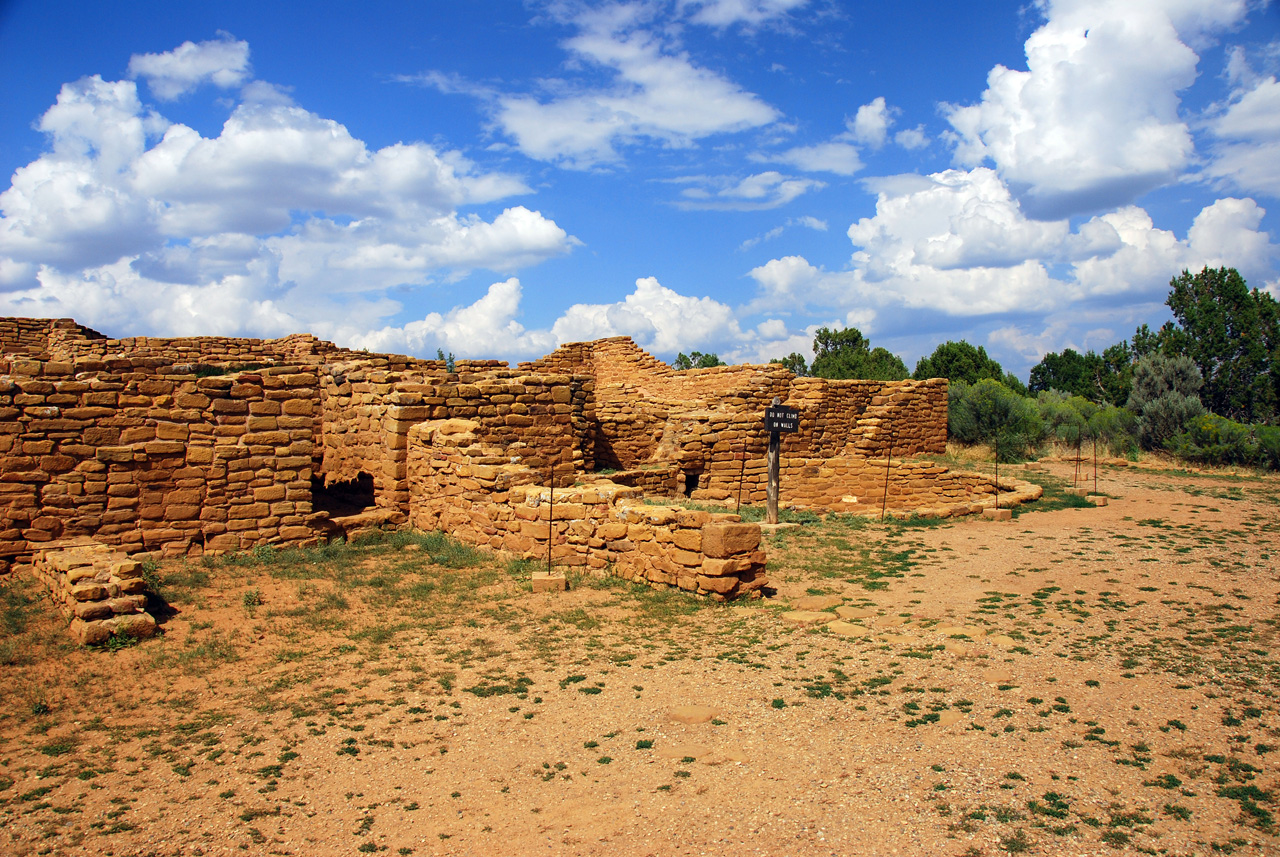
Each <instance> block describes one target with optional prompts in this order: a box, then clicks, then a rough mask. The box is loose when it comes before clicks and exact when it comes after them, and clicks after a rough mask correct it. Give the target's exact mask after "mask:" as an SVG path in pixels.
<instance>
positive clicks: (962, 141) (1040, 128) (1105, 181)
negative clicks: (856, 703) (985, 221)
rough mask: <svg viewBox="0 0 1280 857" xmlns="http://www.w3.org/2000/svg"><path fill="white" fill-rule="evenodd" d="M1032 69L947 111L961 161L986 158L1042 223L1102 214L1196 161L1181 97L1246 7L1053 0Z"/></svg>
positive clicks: (1213, 0) (1239, 0) (1234, 0)
mask: <svg viewBox="0 0 1280 857" xmlns="http://www.w3.org/2000/svg"><path fill="white" fill-rule="evenodd" d="M1045 8H1046V9H1047V17H1048V20H1047V21H1046V22H1045V24H1044V25H1043V26H1041V27H1040V28H1039V29H1038V30H1036V31H1035V32H1034V33H1032V35H1031V36H1030V37H1029V38H1028V39H1027V42H1026V56H1027V70H1026V71H1018V70H1014V69H1009V68H1005V67H1004V66H996V67H995V68H993V69H992V70H991V72H990V74H989V75H988V78H987V89H986V91H985V92H984V93H983V95H982V99H981V101H980V102H979V103H977V104H972V105H968V106H956V105H951V106H949V107H948V109H947V110H946V115H947V118H948V120H949V122H950V123H951V125H952V127H953V129H954V142H955V144H956V152H955V155H956V160H957V161H958V162H959V163H960V164H962V165H965V166H975V165H978V164H981V163H983V162H985V161H990V162H992V163H993V164H994V165H995V168H996V170H997V172H998V173H999V174H1000V176H1001V178H1003V179H1004V180H1005V181H1006V182H1008V183H1009V184H1010V186H1011V187H1013V188H1014V189H1015V190H1016V191H1017V192H1018V194H1019V196H1020V197H1021V199H1022V201H1023V203H1024V208H1025V210H1027V211H1028V213H1030V214H1032V215H1033V216H1035V217H1040V218H1045V219H1055V218H1060V217H1065V216H1068V215H1070V214H1076V213H1086V212H1090V211H1100V210H1106V209H1108V208H1113V207H1115V206H1118V205H1123V204H1126V203H1128V202H1130V201H1132V200H1133V199H1135V198H1136V197H1137V196H1139V195H1140V194H1142V193H1144V192H1146V191H1148V190H1151V189H1152V188H1155V187H1158V186H1160V185H1163V184H1165V183H1168V182H1169V181H1171V180H1173V179H1174V178H1175V177H1176V176H1177V175H1179V174H1180V172H1181V171H1182V170H1183V169H1184V168H1186V167H1187V165H1188V164H1189V162H1190V160H1191V157H1192V154H1193V142H1192V136H1191V132H1190V130H1189V129H1188V127H1187V124H1186V122H1185V121H1184V120H1183V118H1182V117H1181V116H1180V115H1179V103H1180V102H1179V95H1178V93H1179V92H1181V91H1182V90H1184V89H1186V88H1187V87H1189V86H1190V85H1191V84H1192V83H1193V82H1194V81H1195V78H1196V64H1197V61H1198V57H1197V55H1196V52H1195V51H1194V50H1193V49H1192V47H1190V46H1189V45H1188V42H1190V43H1192V44H1198V43H1199V41H1200V40H1202V39H1203V38H1205V37H1206V36H1207V35H1208V34H1210V33H1212V32H1214V31H1216V30H1219V29H1222V28H1224V27H1228V26H1231V25H1232V24H1234V23H1236V22H1238V21H1240V20H1241V19H1242V18H1243V16H1244V14H1245V12H1246V4H1245V2H1243V0H1178V2H1164V0H1132V2H1126V3H1123V4H1117V3H1111V2H1107V0H1051V2H1048V3H1047V4H1046V7H1045Z"/></svg>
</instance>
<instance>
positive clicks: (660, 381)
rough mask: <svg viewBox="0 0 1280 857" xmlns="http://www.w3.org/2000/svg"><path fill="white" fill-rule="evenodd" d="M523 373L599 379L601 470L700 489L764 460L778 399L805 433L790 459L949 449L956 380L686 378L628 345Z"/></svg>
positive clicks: (728, 372)
mask: <svg viewBox="0 0 1280 857" xmlns="http://www.w3.org/2000/svg"><path fill="white" fill-rule="evenodd" d="M521 368H522V369H527V370H529V371H552V370H554V371H558V372H577V373H586V374H588V375H590V376H591V377H592V378H593V379H594V381H595V416H596V418H595V422H594V424H593V425H591V426H590V430H591V431H593V432H594V433H595V438H594V441H595V448H596V457H597V460H598V465H599V466H600V467H602V468H604V467H608V468H619V469H627V470H630V469H634V468H637V467H639V466H641V465H644V464H646V463H654V462H666V461H676V462H678V464H679V467H680V469H681V470H682V472H683V473H685V474H686V475H688V476H690V477H694V478H691V479H690V480H689V482H690V484H695V483H696V484H697V486H698V488H699V489H708V488H714V487H715V482H716V479H717V477H716V476H714V475H710V474H713V473H714V472H717V471H722V470H724V467H723V462H725V461H726V460H728V459H729V458H733V457H738V458H739V459H740V457H741V456H742V455H743V454H744V453H745V454H746V455H747V457H748V458H749V459H750V458H762V457H763V455H764V448H765V444H766V443H767V436H766V435H765V434H764V432H763V430H762V420H763V416H764V410H765V408H766V407H768V406H769V405H770V404H771V403H772V401H773V399H774V398H775V397H776V398H778V399H780V400H781V401H782V403H783V405H785V406H787V407H792V408H795V409H797V410H798V411H799V412H800V431H799V432H797V433H795V434H791V435H786V436H785V437H784V440H783V443H784V447H783V450H784V454H786V455H789V456H791V457H796V456H800V457H806V458H809V457H828V456H839V455H853V456H863V457H882V456H885V455H888V454H889V453H890V451H892V454H893V455H895V456H909V455H920V454H925V453H941V452H944V451H945V450H946V441H947V382H946V381H945V380H942V379H934V380H928V381H897V382H895V381H862V380H853V381H832V380H827V379H824V378H796V377H795V376H794V375H792V373H791V372H790V371H788V370H787V369H785V368H783V367H782V366H780V365H776V364H771V365H766V366H717V367H712V368H709V369H692V370H688V371H684V372H677V371H675V370H674V369H672V368H671V367H670V366H667V365H666V364H665V363H662V362H661V361H659V360H657V359H655V358H653V357H652V356H651V355H649V354H646V353H645V352H644V351H642V350H640V349H639V348H637V347H636V345H635V343H633V342H632V341H631V340H630V339H629V338H628V337H614V338H612V339H602V340H597V341H595V342H575V343H569V344H566V345H563V346H561V347H560V348H558V349H557V350H556V351H555V352H553V353H552V354H549V355H547V356H546V357H544V358H542V359H541V360H537V361H533V362H531V363H522V364H521ZM700 474H709V475H708V476H707V477H706V478H705V479H704V478H703V477H702V476H700ZM707 480H710V481H707ZM721 481H723V480H721ZM735 484H736V482H735Z"/></svg>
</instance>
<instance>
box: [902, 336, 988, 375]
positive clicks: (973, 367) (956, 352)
mask: <svg viewBox="0 0 1280 857" xmlns="http://www.w3.org/2000/svg"><path fill="white" fill-rule="evenodd" d="M1003 376H1004V369H1003V368H1002V367H1001V366H1000V364H999V363H997V362H996V361H994V360H992V359H991V358H990V357H988V356H987V350H986V349H985V348H983V347H982V346H981V345H979V346H978V347H977V348H975V347H973V346H972V345H970V344H969V343H968V342H966V341H965V340H963V339H962V340H960V341H959V342H951V341H947V342H944V343H942V344H941V345H939V346H938V347H937V348H935V349H934V350H933V353H932V354H930V355H929V356H928V357H921V358H920V360H919V361H918V362H917V363H916V371H915V372H914V373H912V376H911V377H913V378H915V379H916V380H917V381H923V380H924V379H926V378H946V379H947V380H948V381H964V382H965V383H966V384H976V383H977V382H979V381H981V380H982V379H983V378H994V379H995V380H997V381H999V380H1001V379H1002V378H1003Z"/></svg>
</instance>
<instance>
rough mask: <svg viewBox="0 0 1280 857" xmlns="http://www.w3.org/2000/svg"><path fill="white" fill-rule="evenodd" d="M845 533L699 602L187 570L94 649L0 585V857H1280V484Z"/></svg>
mask: <svg viewBox="0 0 1280 857" xmlns="http://www.w3.org/2000/svg"><path fill="white" fill-rule="evenodd" d="M1070 475H1071V470H1070V465H1067V464H1053V465H1050V466H1049V472H1048V474H1047V475H1044V476H1036V475H1034V474H1028V476H1029V478H1036V479H1039V480H1043V481H1044V482H1045V484H1046V486H1047V487H1046V494H1045V498H1044V499H1043V500H1041V501H1038V502H1037V503H1034V504H1030V505H1028V506H1026V507H1024V509H1022V510H1021V511H1020V513H1019V514H1018V516H1017V517H1016V518H1015V519H1014V520H1012V521H1008V522H993V521H988V520H983V519H981V518H968V519H960V520H947V521H899V522H887V523H880V522H875V521H864V520H861V519H855V518H850V517H845V516H831V517H829V518H827V519H825V520H821V521H813V520H810V521H808V522H807V523H804V524H802V525H801V526H799V527H797V528H794V529H783V530H780V531H779V532H778V533H777V534H776V535H773V536H770V537H769V545H768V551H769V557H770V560H769V567H770V576H771V578H772V579H773V580H774V583H775V585H776V589H777V591H776V594H774V595H773V596H772V597H769V598H765V599H763V600H757V601H750V602H746V603H740V604H732V605H714V604H709V603H703V602H700V601H698V600H696V599H693V598H691V597H689V596H687V595H684V594H681V593H670V592H667V593H662V592H655V591H652V590H648V589H642V588H638V587H633V586H631V585H629V584H623V583H619V582H616V581H610V580H598V579H594V578H589V577H582V578H578V577H573V578H572V581H571V582H572V583H573V584H574V585H573V586H572V588H571V590H570V591H569V592H565V593H551V594H538V595H534V594H533V593H532V592H531V591H530V584H529V578H530V573H531V571H532V570H533V568H532V567H531V565H530V564H529V563H521V562H513V561H509V560H503V559H500V558H499V559H494V558H492V557H488V556H481V555H478V554H475V553H473V552H471V551H469V550H467V549H465V548H459V547H458V546H456V545H452V544H450V543H447V542H445V541H442V540H441V539H439V538H434V537H432V538H425V537H422V536H409V535H398V536H397V537H395V538H391V539H388V540H386V541H384V542H382V543H380V544H375V545H369V546H333V547H331V548H328V549H324V550H319V551H315V552H312V553H310V554H307V555H305V556H304V555H301V554H299V553H298V552H278V553H272V552H268V551H259V552H256V553H254V554H252V555H249V556H244V557H239V558H236V559H234V560H230V561H227V560H223V561H217V562H212V561H211V562H205V563H200V562H192V563H190V564H186V565H184V564H178V563H172V564H166V565H164V566H161V567H160V568H159V569H158V571H157V575H158V579H159V581H160V592H161V594H162V595H163V596H164V598H165V599H166V601H167V602H168V604H169V605H170V611H169V613H168V614H167V615H166V616H165V618H164V620H163V629H164V634H163V635H162V636H161V637H158V638H156V639H154V640H149V641H145V642H142V643H139V644H137V645H134V646H129V647H124V648H120V649H118V650H103V651H91V650H77V649H75V648H74V647H72V646H71V645H70V644H69V643H68V642H67V641H66V636H65V631H64V629H65V622H64V620H62V619H61V617H60V615H59V614H58V613H56V612H55V611H54V610H53V608H52V607H51V605H50V604H49V602H48V600H47V599H44V598H42V597H41V592H40V590H39V588H38V587H37V585H36V584H35V583H34V582H33V581H31V580H29V579H26V578H24V577H23V576H22V575H21V574H18V575H15V576H13V577H12V578H11V579H9V580H8V581H5V582H3V583H0V594H3V602H2V605H0V606H3V609H4V611H5V612H4V616H3V620H4V625H3V631H4V634H5V636H4V638H3V639H2V640H0V663H2V664H3V666H0V818H2V819H3V830H0V853H3V854H13V855H26V854H103V855H143V854H166V855H168V854H172V855H221V854H240V853H251V854H259V853H261V854H295V855H329V854H335V855H336V854H359V853H377V852H387V853H392V854H398V855H408V854H418V855H433V854H481V855H488V854H496V855H505V854H511V855H525V854H590V855H595V854H609V855H619V854H623V855H632V854H635V855H675V854H680V855H684V854H689V855H693V854H713V855H739V854H769V855H783V854H785V855H819V854H823V855H826V854H839V855H844V854H858V855H862V854H867V855H879V854H901V855H915V854H931V855H980V854H983V855H1001V854H1004V853H1031V854H1099V853H1117V854H1120V853H1138V852H1140V853H1147V854H1172V855H1192V854H1213V853H1238V854H1259V853H1265V854H1270V853H1280V840H1278V839H1277V838H1276V836H1275V832H1276V828H1275V814H1276V813H1277V812H1280V807H1278V806H1277V800H1278V799H1280V777H1278V776H1277V769H1276V768H1275V764H1274V763H1275V761H1276V760H1277V759H1280V755H1277V756H1272V755H1271V753H1272V752H1273V751H1275V750H1276V749H1278V748H1280V712H1278V709H1277V691H1278V690H1280V660H1277V655H1276V651H1275V646H1274V641H1275V636H1276V632H1277V615H1278V614H1277V603H1278V601H1280V576H1278V575H1277V569H1276V565H1277V563H1276V559H1277V557H1280V480H1277V479H1276V478H1265V479H1264V478H1257V477H1248V476H1240V477H1236V476H1230V475H1224V474H1218V475H1204V474H1188V473H1183V472H1174V471H1167V470H1153V469H1138V468H1105V469H1104V470H1103V471H1102V472H1101V473H1100V477H1099V485H1098V487H1099V490H1100V491H1102V492H1103V493H1104V494H1105V495H1107V496H1108V499H1109V504H1108V505H1106V506H1105V507H1093V506H1091V505H1090V506H1087V507H1080V506H1076V505H1072V504H1073V503H1074V502H1078V501H1075V500H1074V498H1070V497H1068V496H1066V495H1064V493H1063V492H1062V490H1061V487H1062V485H1063V484H1064V483H1063V480H1064V479H1069V478H1070Z"/></svg>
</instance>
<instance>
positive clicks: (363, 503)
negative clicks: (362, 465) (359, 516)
mask: <svg viewBox="0 0 1280 857" xmlns="http://www.w3.org/2000/svg"><path fill="white" fill-rule="evenodd" d="M374 502H375V501H374V496H373V476H371V475H370V474H368V473H360V474H359V475H357V476H356V478H355V479H348V480H346V481H344V482H333V483H331V484H329V485H327V486H326V485H325V484H324V477H322V476H313V477H311V508H312V509H313V510H315V511H317V512H328V513H329V515H330V516H332V517H335V518H338V517H342V516H344V515H354V514H356V513H357V512H360V511H362V510H364V509H368V508H370V507H371V506H373V505H374Z"/></svg>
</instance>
